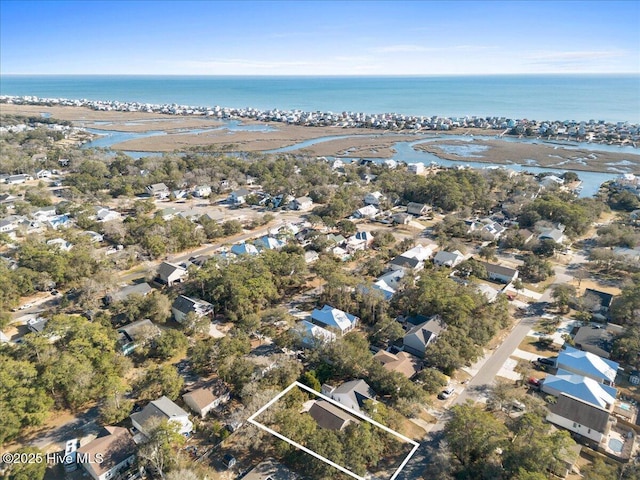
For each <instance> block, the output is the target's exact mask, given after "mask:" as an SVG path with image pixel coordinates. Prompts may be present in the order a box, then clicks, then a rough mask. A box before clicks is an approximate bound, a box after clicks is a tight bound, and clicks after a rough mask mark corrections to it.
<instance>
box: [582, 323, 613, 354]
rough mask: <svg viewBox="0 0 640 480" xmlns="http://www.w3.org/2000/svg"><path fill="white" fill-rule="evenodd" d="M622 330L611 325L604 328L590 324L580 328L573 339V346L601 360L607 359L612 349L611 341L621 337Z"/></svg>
mask: <svg viewBox="0 0 640 480" xmlns="http://www.w3.org/2000/svg"><path fill="white" fill-rule="evenodd" d="M623 332H624V328H623V327H621V326H620V325H614V324H612V323H609V324H607V325H606V326H603V325H598V324H595V323H592V324H590V325H585V326H583V327H580V328H579V329H578V331H577V332H576V334H575V336H574V337H573V344H574V345H575V347H576V348H579V349H580V350H583V351H585V352H589V353H593V354H594V355H597V356H599V357H602V358H609V356H610V355H611V350H612V348H613V340H614V338H615V337H616V336H618V335H621V334H622V333H623Z"/></svg>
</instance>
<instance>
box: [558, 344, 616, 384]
mask: <svg viewBox="0 0 640 480" xmlns="http://www.w3.org/2000/svg"><path fill="white" fill-rule="evenodd" d="M556 367H557V368H558V369H562V370H566V371H567V372H571V373H575V374H578V375H584V376H585V377H589V378H592V379H594V380H596V381H597V382H600V383H604V384H605V385H611V386H613V385H614V383H615V380H616V374H617V372H618V367H619V364H618V363H616V362H614V361H612V360H607V359H606V358H602V357H599V356H597V355H594V354H593V353H590V352H583V351H582V350H578V349H577V348H573V347H569V346H567V347H566V348H565V349H564V350H563V351H562V352H560V355H558V359H557V361H556Z"/></svg>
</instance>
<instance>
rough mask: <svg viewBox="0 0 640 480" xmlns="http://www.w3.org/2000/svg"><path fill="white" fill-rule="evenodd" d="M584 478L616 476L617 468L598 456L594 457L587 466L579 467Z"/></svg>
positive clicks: (595, 479)
mask: <svg viewBox="0 0 640 480" xmlns="http://www.w3.org/2000/svg"><path fill="white" fill-rule="evenodd" d="M581 470H582V472H584V473H583V477H582V478H584V480H611V479H612V478H617V476H618V469H617V468H616V467H615V466H614V465H610V464H608V463H606V462H604V460H602V459H601V458H600V457H596V459H595V460H594V461H593V463H592V464H591V465H590V466H589V467H588V468H583V469H581Z"/></svg>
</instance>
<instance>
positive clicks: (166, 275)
mask: <svg viewBox="0 0 640 480" xmlns="http://www.w3.org/2000/svg"><path fill="white" fill-rule="evenodd" d="M187 273H188V272H187V269H186V268H184V267H181V266H180V265H175V264H173V263H169V262H162V263H161V264H160V266H159V267H158V275H157V277H156V279H157V280H158V281H159V282H160V283H163V284H165V285H168V286H169V287H170V286H171V285H173V284H174V283H180V282H182V280H183V279H185V278H186V277H187Z"/></svg>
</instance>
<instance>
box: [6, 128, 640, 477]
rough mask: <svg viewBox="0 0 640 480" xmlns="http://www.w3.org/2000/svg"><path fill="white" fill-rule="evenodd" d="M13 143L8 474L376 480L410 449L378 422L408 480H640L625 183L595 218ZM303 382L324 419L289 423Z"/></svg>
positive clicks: (299, 411)
mask: <svg viewBox="0 0 640 480" xmlns="http://www.w3.org/2000/svg"><path fill="white" fill-rule="evenodd" d="M12 121H15V122H19V121H22V120H19V119H15V120H12ZM34 128H35V127H34ZM41 128H43V129H44V131H47V130H46V128H45V127H41ZM23 134H24V133H21V132H17V133H14V132H5V133H2V134H0V141H2V142H5V143H4V144H5V145H6V146H7V148H11V152H12V153H11V155H10V156H8V157H7V159H8V161H7V162H2V165H1V166H0V173H1V174H3V175H6V177H5V179H4V183H3V184H2V185H0V282H1V283H2V287H3V288H2V294H1V295H0V327H1V328H0V333H1V335H0V342H1V345H0V359H1V362H0V376H1V377H2V378H3V382H2V383H3V385H2V386H0V401H2V404H3V405H6V406H7V412H8V413H7V419H9V420H6V422H7V423H6V428H3V429H0V442H1V445H2V449H3V450H2V451H3V452H18V453H19V452H23V451H24V449H25V448H28V449H35V450H34V452H35V451H37V452H41V453H42V454H49V455H52V456H51V457H50V458H51V459H54V458H55V454H59V453H60V452H65V451H66V445H67V442H69V441H72V440H74V439H77V442H71V443H72V444H73V445H76V444H77V452H78V455H79V456H78V458H80V459H81V460H82V459H84V460H87V459H90V458H91V455H97V454H99V453H100V454H104V455H105V457H104V461H102V462H101V463H100V464H97V463H96V462H91V461H81V460H78V461H75V462H71V463H73V465H66V464H65V465H63V463H61V462H57V463H56V462H55V461H53V460H52V461H50V462H47V463H46V466H45V468H44V469H43V475H46V476H44V477H41V478H53V479H57V478H60V479H62V478H73V479H76V478H78V479H79V478H82V476H89V477H91V478H94V479H98V480H102V479H105V480H106V479H110V480H112V479H123V480H124V479H127V480H129V479H132V478H178V477H170V476H169V475H178V473H180V472H182V473H180V475H184V478H190V477H188V476H187V475H190V474H192V475H193V476H194V477H193V478H210V479H224V480H228V479H235V478H238V479H240V478H244V479H252V478H259V479H264V480H266V479H268V478H271V479H273V480H275V479H276V478H277V479H289V478H299V479H305V478H308V479H314V480H315V479H323V478H347V477H348V475H347V474H346V473H345V472H344V471H340V470H337V469H335V468H334V467H333V466H330V465H329V464H327V463H323V462H322V461H321V460H319V459H318V458H317V457H315V456H313V455H309V454H308V453H306V452H304V451H302V450H297V449H296V448H297V447H295V446H294V445H293V444H292V443H291V442H289V443H288V442H286V441H284V440H283V439H282V438H280V437H279V436H277V435H273V434H272V433H271V431H272V432H276V433H277V434H278V435H280V436H285V437H287V438H291V439H297V440H292V441H293V442H294V443H295V444H296V445H302V443H300V442H302V441H303V440H304V441H305V442H307V443H305V444H304V445H303V446H305V448H309V449H312V450H313V449H316V450H317V451H319V452H325V453H327V455H328V456H329V457H331V455H334V457H331V458H332V459H333V460H331V461H332V462H334V460H340V461H343V462H344V463H343V464H344V465H347V466H351V468H353V469H354V470H353V471H354V472H356V471H357V472H360V473H358V475H363V476H368V477H367V478H372V479H373V478H390V477H391V476H392V475H393V472H394V471H395V469H396V468H398V465H400V464H401V463H402V458H404V456H403V455H405V456H406V455H408V453H409V452H411V450H412V449H411V448H408V445H412V444H411V443H408V442H407V441H405V440H397V439H392V438H390V437H387V435H391V434H389V432H387V431H386V430H385V429H380V431H377V430H375V428H379V427H378V426H377V425H378V424H380V425H383V426H384V427H385V428H388V429H389V430H390V431H392V432H394V433H397V434H398V435H400V437H398V438H403V439H404V438H406V439H409V440H410V441H415V442H417V444H418V447H417V448H416V450H415V451H414V452H413V453H412V454H411V457H410V458H409V459H408V460H407V463H406V466H405V467H403V469H402V472H400V473H399V474H398V476H397V477H396V478H398V479H406V480H418V479H420V478H424V479H427V478H439V477H437V475H438V474H437V473H433V472H438V471H454V470H455V471H456V472H458V473H459V474H460V475H463V473H464V475H466V477H464V478H485V477H481V476H478V475H480V473H478V472H480V471H481V470H482V469H483V468H489V467H488V465H489V466H491V467H492V468H493V466H495V465H498V464H499V465H501V467H500V468H501V469H502V470H501V471H502V472H503V473H501V475H502V476H499V477H495V478H499V479H505V480H506V479H517V478H520V477H518V476H517V475H519V473H518V468H524V469H525V470H526V472H535V473H542V474H543V475H547V476H548V478H556V477H558V478H567V479H568V480H577V479H578V478H582V477H581V475H582V476H584V474H585V472H587V471H589V470H590V469H593V468H600V466H599V465H600V462H603V463H606V464H607V465H613V466H614V467H611V468H616V469H620V471H621V472H622V471H624V469H625V468H627V469H628V468H631V467H630V466H633V465H635V459H636V457H637V453H638V441H637V434H638V432H640V426H639V425H640V423H639V422H640V419H638V405H637V402H638V400H640V385H639V384H640V373H639V372H640V361H639V357H638V345H640V340H639V339H640V332H639V331H638V328H637V325H636V324H637V319H638V318H640V316H639V315H640V303H639V302H640V300H639V299H640V291H639V290H638V286H639V285H640V278H639V277H638V275H639V274H640V257H637V256H635V257H634V256H633V255H631V254H630V253H629V250H634V249H640V224H639V223H638V221H637V217H638V215H636V213H637V212H638V211H639V209H640V191H638V189H637V188H636V187H637V182H636V181H635V180H636V179H637V177H635V176H633V175H631V174H621V175H619V176H617V177H616V180H615V181H611V182H608V183H606V184H604V185H603V186H602V187H601V189H600V192H599V194H598V196H597V197H593V198H586V197H581V196H579V195H578V194H577V193H576V192H573V191H571V190H570V189H563V188H562V187H563V186H565V185H566V184H569V183H572V182H575V181H576V179H575V178H573V175H577V176H579V175H580V173H579V172H578V173H577V174H576V173H575V172H567V173H566V174H564V175H563V174H558V176H556V175H555V174H553V175H551V174H550V175H546V174H535V175H534V174H531V173H525V172H516V171H511V170H509V169H508V168H504V169H502V168H501V169H476V170H474V169H470V168H447V167H439V166H433V165H423V166H422V167H421V168H417V167H416V166H415V165H413V166H412V165H407V164H406V163H404V162H402V161H399V160H398V161H396V160H394V161H393V162H377V163H376V162H364V161H363V162H356V161H354V162H351V163H348V162H340V164H338V165H337V166H336V165H335V164H334V161H333V159H332V160H330V161H329V160H327V159H326V158H315V157H313V158H309V157H307V156H304V155H276V154H264V155H263V154H260V155H258V154H253V155H252V156H251V157H250V158H245V159H243V160H242V161H240V160H238V159H237V158H235V157H231V156H227V155H223V154H220V153H217V152H209V151H203V150H198V149H197V148H194V149H193V150H189V151H187V152H186V153H185V156H181V155H178V154H166V155H165V156H158V157H152V156H149V157H142V158H139V159H133V158H131V157H128V156H126V155H118V156H109V155H106V154H105V153H104V152H101V151H98V150H92V149H82V148H79V147H77V146H76V147H68V148H67V150H65V151H64V152H57V153H55V154H54V152H56V151H55V149H54V147H56V148H58V147H57V144H54V143H51V144H49V143H47V142H44V141H43V143H42V144H37V143H36V144H34V145H32V146H31V147H29V148H30V150H29V152H28V153H29V155H26V154H25V155H23V154H22V153H19V152H21V149H20V148H18V147H17V146H16V145H18V144H17V143H16V142H18V140H19V138H18V137H16V136H17V135H23ZM61 154H63V155H64V156H63V158H62V159H64V160H65V162H63V163H61V162H60V160H61V158H60V155H61ZM21 155H22V156H21ZM34 155H41V156H36V158H35V159H34V158H33V157H34ZM42 155H44V156H42ZM9 157H10V158H9ZM5 164H6V166H5ZM18 165H20V167H18ZM420 165H422V164H420ZM334 167H336V168H334ZM196 169H197V171H198V172H199V173H198V175H194V174H193V170H196ZM116 173H117V175H116ZM8 179H11V180H10V181H8ZM617 249H624V250H623V251H621V250H617ZM4 379H6V381H5V380H4ZM296 382H299V383H300V384H302V385H305V386H306V387H308V388H309V389H311V390H312V391H314V392H316V393H317V396H314V395H313V394H311V393H310V392H307V391H306V390H304V389H298V390H295V389H294V390H291V391H290V392H289V394H288V395H287V396H285V397H283V398H280V399H279V400H278V398H279V397H278V395H279V394H280V393H281V392H283V391H285V390H286V389H288V388H290V387H291V385H293V384H295V383H296ZM27 399H28V400H29V401H27ZM274 399H275V400H278V401H275V400H274ZM272 401H274V402H275V403H271V402H272ZM263 409H264V410H263ZM257 412H261V415H262V416H259V417H258V418H259V419H261V421H263V422H264V425H266V427H265V428H266V429H263V428H259V427H258V426H256V425H255V424H254V423H252V422H251V421H249V419H251V418H252V416H253V415H254V414H256V413H257ZM470 419H473V420H474V421H471V420H470ZM477 419H481V420H482V422H479V423H477V424H476V423H474V422H475V420H477ZM370 420H371V422H370ZM467 420H468V421H467ZM373 422H375V423H373ZM374 427H375V428H374ZM525 429H528V430H526V431H527V432H528V433H527V435H528V437H527V438H528V439H529V441H525V440H524V439H523V436H522V435H521V432H523V431H525ZM484 431H486V432H490V433H491V439H490V440H488V439H485V441H486V442H487V444H488V445H490V446H491V450H490V451H485V450H483V452H484V453H483V455H484V456H483V457H482V458H483V460H482V461H480V460H478V462H476V463H474V462H470V463H468V464H465V465H462V464H461V463H460V459H456V457H455V455H454V454H452V453H451V452H453V451H457V450H455V449H456V448H460V451H467V450H465V449H480V447H479V446H478V445H475V444H471V443H470V442H472V441H475V440H474V439H477V438H481V437H482V435H480V434H481V433H482V432H484ZM457 432H464V436H462V435H460V434H457ZM304 435H307V437H304ZM483 435H484V433H483ZM392 436H393V435H392ZM463 437H464V438H463ZM482 438H484V437H482ZM358 442H363V448H362V449H354V448H352V446H353V445H358V444H359V443H358ZM367 442H369V443H367ZM394 442H395V443H394ZM456 442H457V443H456ZM465 442H466V443H465ZM494 442H495V443H494ZM375 445H384V448H377V447H375ZM364 446H366V449H365V448H364ZM494 447H495V448H494ZM74 448H75V447H74ZM483 448H484V447H483ZM529 448H538V449H539V450H540V451H541V452H542V453H541V454H540V458H541V460H540V462H542V463H541V464H540V465H537V466H536V465H531V464H529V463H526V462H524V463H523V465H525V466H522V465H517V461H516V460H514V459H519V458H527V456H528V455H530V451H529V450H528V449H529ZM356 450H358V451H360V450H363V451H366V452H368V453H367V455H361V456H358V457H356V456H355V455H354V452H355V451H356ZM405 450H406V451H405ZM74 451H75V450H74ZM474 451H475V450H474ZM85 454H86V455H85ZM16 458H19V457H16ZM479 458H480V457H479ZM438 462H440V463H438ZM442 462H444V463H442ZM483 462H484V463H483ZM5 463H6V462H5ZM334 463H339V462H334ZM525 467H526V468H525ZM9 468H10V466H9V465H0V471H2V472H11V470H9ZM603 468H605V467H603ZM72 469H73V470H72ZM439 469H444V470H439ZM447 469H448V470H447ZM474 469H475V470H474ZM523 471H524V470H523ZM616 471H618V470H616ZM184 472H189V473H184ZM460 472H463V473H460ZM521 473H522V472H520V474H521ZM434 475H435V476H434ZM551 475H553V477H551ZM10 478H13V477H10ZM442 478H443V479H448V478H458V477H452V476H449V477H445V476H443V477H442ZM460 478H463V477H460ZM491 478H493V477H491ZM523 478H524V477H523ZM532 478H533V477H532ZM545 478H546V477H545Z"/></svg>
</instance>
